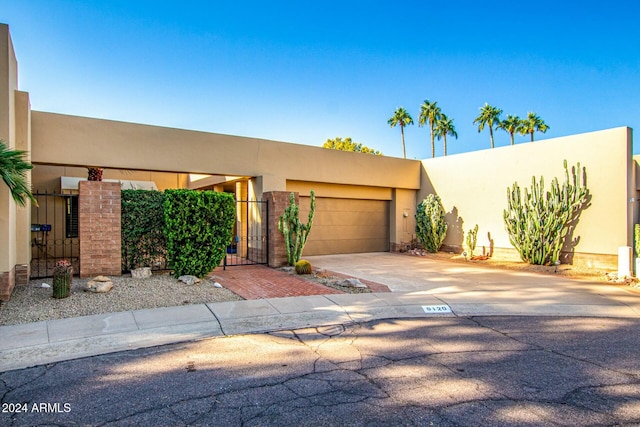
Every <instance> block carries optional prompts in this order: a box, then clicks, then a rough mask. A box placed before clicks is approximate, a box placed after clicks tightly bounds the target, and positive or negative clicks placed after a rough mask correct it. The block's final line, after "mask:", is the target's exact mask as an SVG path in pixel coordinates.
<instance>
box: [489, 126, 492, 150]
mask: <svg viewBox="0 0 640 427" xmlns="http://www.w3.org/2000/svg"><path fill="white" fill-rule="evenodd" d="M489 139H491V148H493V128H492V127H491V126H489Z"/></svg>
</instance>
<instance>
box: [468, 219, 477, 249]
mask: <svg viewBox="0 0 640 427" xmlns="http://www.w3.org/2000/svg"><path fill="white" fill-rule="evenodd" d="M477 243H478V224H476V226H475V227H474V228H472V229H470V230H469V232H468V233H467V249H468V250H469V256H470V257H473V251H475V250H476V244H477Z"/></svg>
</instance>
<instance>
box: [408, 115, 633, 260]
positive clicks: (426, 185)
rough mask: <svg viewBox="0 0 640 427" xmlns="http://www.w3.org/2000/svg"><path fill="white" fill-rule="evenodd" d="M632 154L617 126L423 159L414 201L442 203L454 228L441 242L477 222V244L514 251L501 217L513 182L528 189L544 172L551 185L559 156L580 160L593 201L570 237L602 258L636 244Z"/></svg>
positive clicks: (559, 170)
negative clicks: (430, 196) (432, 195)
mask: <svg viewBox="0 0 640 427" xmlns="http://www.w3.org/2000/svg"><path fill="white" fill-rule="evenodd" d="M631 149H632V131H631V129H629V128H626V127H622V128H616V129H611V130H605V131H600V132H592V133H585V134H580V135H573V136H569V137H563V138H554V139H548V140H543V141H536V142H532V143H526V144H518V145H515V146H507V147H501V148H496V149H493V150H483V151H477V152H471V153H465V154H459V155H453V156H448V157H440V158H435V159H428V160H424V161H423V162H422V164H423V172H422V184H421V190H420V192H419V194H418V202H419V201H420V200H422V199H423V198H424V197H426V196H427V194H429V193H432V192H434V193H436V194H438V195H439V196H440V197H441V198H442V202H443V204H444V208H445V210H446V211H447V212H448V216H447V219H448V221H449V223H450V224H452V225H453V227H452V230H451V232H449V233H447V238H446V239H445V244H447V245H452V246H456V245H460V244H462V234H461V233H460V231H464V232H467V231H468V230H469V229H470V228H472V227H473V226H474V225H475V224H478V225H479V227H480V230H479V234H478V244H479V245H481V246H482V245H485V246H488V245H489V236H488V234H490V237H491V239H493V244H494V245H495V248H498V249H500V248H511V249H512V246H511V244H510V242H509V237H508V234H507V232H506V231H505V226H504V220H503V209H505V208H506V207H507V195H506V194H507V193H506V192H507V188H508V187H510V186H511V185H512V184H513V182H514V181H517V182H518V183H519V184H520V187H521V188H524V187H528V186H529V185H530V183H531V177H532V176H533V175H535V176H537V177H539V176H540V175H543V176H544V177H545V183H546V186H547V188H548V186H549V183H550V182H551V180H552V178H553V177H556V176H557V177H558V178H559V179H560V181H562V180H563V179H564V169H563V165H562V163H563V159H566V160H567V162H568V164H569V166H571V165H575V164H576V163H577V162H580V163H581V165H582V166H585V167H586V173H587V185H588V188H589V190H590V192H591V195H592V200H591V206H590V207H589V208H588V209H586V210H584V212H583V213H582V215H581V217H580V221H579V223H578V225H577V227H576V229H575V232H574V233H573V237H574V238H577V239H579V240H578V244H577V246H576V248H575V251H576V253H583V254H598V255H604V257H603V259H607V257H606V256H607V255H608V256H610V257H615V255H616V254H617V251H618V247H619V246H627V245H631V243H632V242H633V237H632V233H631V229H632V224H633V221H634V209H635V208H634V206H633V204H632V203H630V199H631V198H632V197H635V182H633V173H632V168H633V167H634V164H633V162H632V157H631V152H632V151H631ZM450 227H451V225H450ZM566 249H569V248H568V247H566ZM577 258H578V256H577V257H576V259H577ZM608 259H609V261H613V262H614V263H615V259H611V258H608Z"/></svg>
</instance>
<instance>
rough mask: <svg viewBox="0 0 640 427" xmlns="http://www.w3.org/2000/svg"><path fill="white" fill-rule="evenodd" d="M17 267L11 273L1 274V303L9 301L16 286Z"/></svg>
mask: <svg viewBox="0 0 640 427" xmlns="http://www.w3.org/2000/svg"><path fill="white" fill-rule="evenodd" d="M15 276H16V269H15V267H14V268H12V269H11V270H9V271H5V272H0V301H9V298H11V293H12V292H13V288H14V286H15V284H16V277H15Z"/></svg>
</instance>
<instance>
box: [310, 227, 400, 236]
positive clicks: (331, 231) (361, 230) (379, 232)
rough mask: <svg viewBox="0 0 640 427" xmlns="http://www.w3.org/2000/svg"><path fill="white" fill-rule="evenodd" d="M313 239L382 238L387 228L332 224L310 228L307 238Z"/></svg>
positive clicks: (386, 234)
mask: <svg viewBox="0 0 640 427" xmlns="http://www.w3.org/2000/svg"><path fill="white" fill-rule="evenodd" d="M311 236H313V238H314V240H353V239H355V240H358V239H363V238H372V239H374V238H375V239H384V238H385V237H387V236H388V232H387V229H386V228H384V227H380V226H375V225H374V226H358V227H351V226H346V225H334V226H325V227H316V225H315V224H314V225H313V227H312V228H311V234H310V235H309V239H311Z"/></svg>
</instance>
